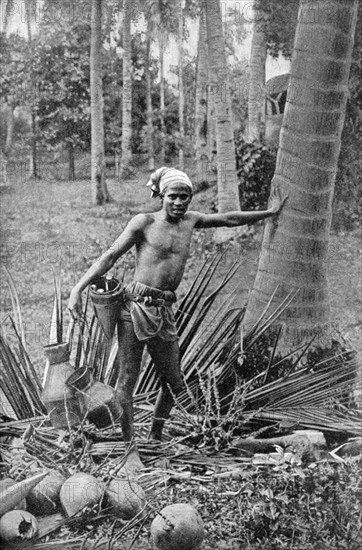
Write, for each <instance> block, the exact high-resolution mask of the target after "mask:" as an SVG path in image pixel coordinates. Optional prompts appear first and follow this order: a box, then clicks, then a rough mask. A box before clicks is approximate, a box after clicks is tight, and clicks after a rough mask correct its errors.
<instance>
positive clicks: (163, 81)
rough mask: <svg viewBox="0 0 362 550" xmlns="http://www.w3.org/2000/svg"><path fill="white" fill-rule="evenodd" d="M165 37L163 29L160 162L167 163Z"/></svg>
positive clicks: (161, 35)
mask: <svg viewBox="0 0 362 550" xmlns="http://www.w3.org/2000/svg"><path fill="white" fill-rule="evenodd" d="M164 57H165V37H164V34H163V31H162V30H161V34H160V142H161V143H160V145H161V150H160V163H161V164H164V163H165V140H166V129H165V69H164V64H165V59H164Z"/></svg>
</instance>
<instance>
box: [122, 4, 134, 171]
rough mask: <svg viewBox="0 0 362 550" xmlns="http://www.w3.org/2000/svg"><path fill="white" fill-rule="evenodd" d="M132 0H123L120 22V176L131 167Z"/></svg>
mask: <svg viewBox="0 0 362 550" xmlns="http://www.w3.org/2000/svg"><path fill="white" fill-rule="evenodd" d="M131 18H132V0H123V23H122V46H123V53H122V75H123V77H122V86H123V92H122V146H121V169H120V174H121V176H122V177H126V176H128V175H129V174H130V173H131V171H132V169H131V166H132V146H131V139H132V51H131V48H132V41H131Z"/></svg>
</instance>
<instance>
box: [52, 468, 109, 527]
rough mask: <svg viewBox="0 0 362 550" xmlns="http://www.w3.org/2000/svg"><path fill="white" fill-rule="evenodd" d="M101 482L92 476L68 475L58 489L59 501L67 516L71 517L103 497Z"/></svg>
mask: <svg viewBox="0 0 362 550" xmlns="http://www.w3.org/2000/svg"><path fill="white" fill-rule="evenodd" d="M103 494H104V486H103V483H102V482H100V481H99V480H98V479H96V478H95V477H94V476H92V475H90V474H85V473H78V474H74V475H72V476H70V477H69V478H68V479H67V480H66V481H65V482H64V483H63V485H62V488H61V490H60V502H61V503H62V506H63V508H64V510H65V512H66V514H67V516H68V517H72V516H74V515H75V514H77V513H78V512H80V511H81V510H83V508H85V507H86V506H90V505H92V504H96V503H97V502H100V501H101V500H102V498H103Z"/></svg>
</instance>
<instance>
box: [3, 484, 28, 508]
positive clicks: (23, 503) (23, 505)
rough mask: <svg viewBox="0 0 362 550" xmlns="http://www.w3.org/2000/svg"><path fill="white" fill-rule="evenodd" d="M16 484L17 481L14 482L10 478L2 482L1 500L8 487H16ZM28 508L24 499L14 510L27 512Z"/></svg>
mask: <svg viewBox="0 0 362 550" xmlns="http://www.w3.org/2000/svg"><path fill="white" fill-rule="evenodd" d="M15 484H16V481H14V480H13V479H11V478H10V477H6V478H4V479H2V480H0V498H1V495H2V494H3V493H4V491H5V490H6V489H7V488H8V487H13V486H14V485H15ZM26 508H27V506H26V499H25V498H23V500H21V501H20V502H19V504H17V505H16V506H14V508H13V510H26Z"/></svg>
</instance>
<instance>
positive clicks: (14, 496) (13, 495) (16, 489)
mask: <svg viewBox="0 0 362 550" xmlns="http://www.w3.org/2000/svg"><path fill="white" fill-rule="evenodd" d="M46 475H47V473H46V472H44V473H41V474H36V475H35V476H32V477H28V478H27V479H23V480H22V481H18V482H17V483H14V484H13V485H10V486H6V487H4V488H3V491H2V492H1V493H0V516H2V515H3V514H6V512H9V511H10V510H14V508H15V507H16V506H18V504H19V502H21V501H22V500H23V499H24V498H25V497H26V496H27V495H28V494H29V493H30V491H31V490H32V489H33V488H34V487H35V485H37V484H38V483H39V482H40V481H41V480H42V479H43V478H44V477H45V476H46Z"/></svg>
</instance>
